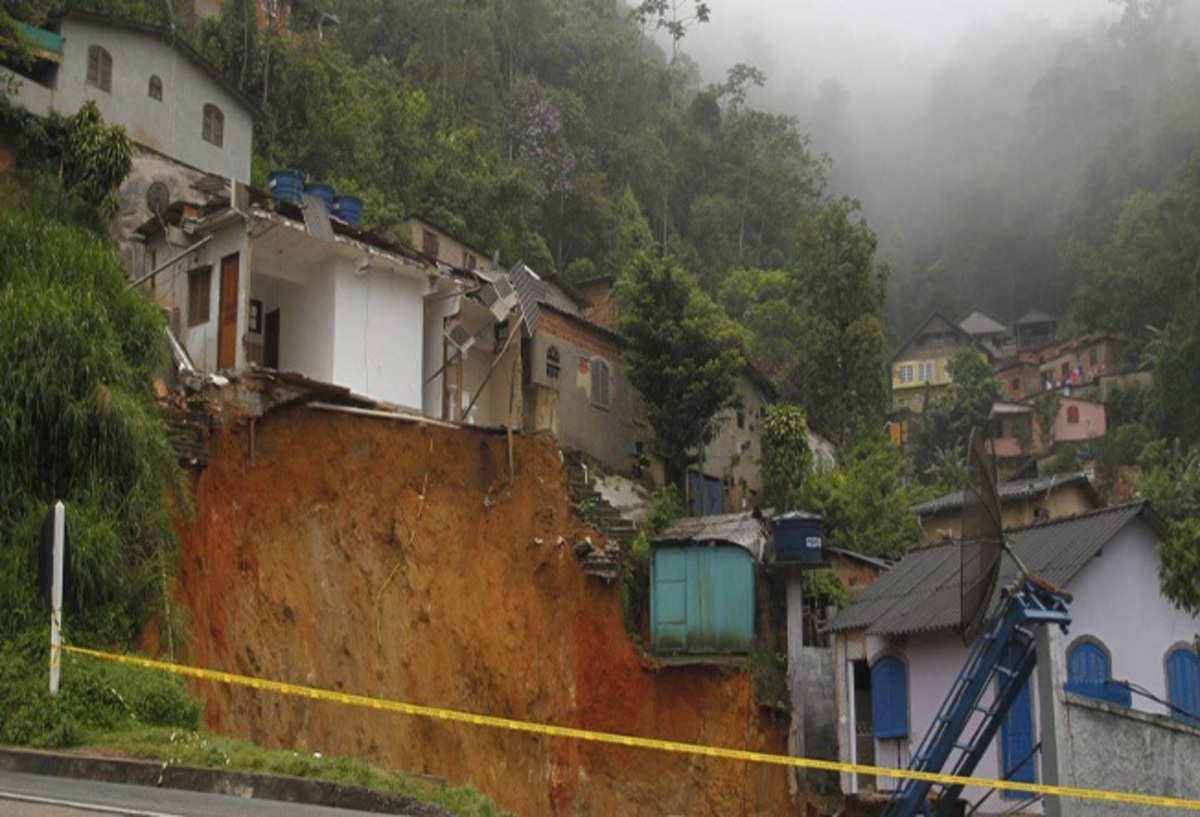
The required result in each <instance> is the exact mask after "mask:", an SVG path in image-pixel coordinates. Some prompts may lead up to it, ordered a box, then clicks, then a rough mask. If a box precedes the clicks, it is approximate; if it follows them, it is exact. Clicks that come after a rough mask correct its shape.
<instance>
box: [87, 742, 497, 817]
mask: <svg viewBox="0 0 1200 817" xmlns="http://www.w3.org/2000/svg"><path fill="white" fill-rule="evenodd" d="M85 746H86V747H87V748H90V749H98V750H115V751H117V752H119V753H121V754H123V755H128V756H129V757H134V758H140V759H148V760H157V761H161V762H163V763H166V764H170V765H178V766H199V767H203V768H209V769H229V770H236V771H251V772H266V773H269V774H280V775H288V776H291V777H306V778H311V779H314V780H328V781H332V782H335V783H345V784H349V785H354V786H363V787H366V788H369V789H374V790H376V791H384V792H389V793H392V794H403V795H407V796H409V797H413V798H416V799H418V800H420V801H422V802H425V803H432V804H434V805H437V806H441V807H442V808H444V809H446V810H447V811H449V812H451V813H453V814H459V815H463V816H464V817H492V815H500V814H503V813H504V812H502V811H500V810H499V809H497V808H496V807H495V806H494V805H493V804H492V803H491V802H490V801H488V799H487V798H486V797H484V796H483V795H481V794H479V793H478V792H477V791H475V790H474V789H472V788H470V787H469V786H450V785H444V784H438V783H431V782H428V781H425V780H420V779H417V778H414V777H411V776H409V775H407V774H404V773H403V772H392V773H388V772H385V771H382V770H380V769H377V768H375V767H374V766H371V765H369V764H367V763H365V762H363V761H361V760H357V759H355V758H349V757H326V756H323V755H321V754H320V753H317V752H308V751H303V752H302V751H290V750H287V749H264V748H263V747H261V746H257V745H255V744H253V743H250V742H249V741H245V740H238V739H235V738H226V737H219V736H216V735H211V734H207V733H205V732H202V731H195V730H188V729H172V728H169V727H161V726H158V727H152V726H145V727H139V728H134V729H120V730H113V731H101V730H98V731H95V732H93V733H91V734H88V735H86V736H85Z"/></svg>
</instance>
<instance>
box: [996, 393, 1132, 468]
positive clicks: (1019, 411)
mask: <svg viewBox="0 0 1200 817" xmlns="http://www.w3.org/2000/svg"><path fill="white" fill-rule="evenodd" d="M1059 399H1060V400H1061V404H1060V405H1059V408H1058V414H1056V415H1055V417H1054V423H1053V425H1051V427H1050V441H1049V444H1047V441H1046V440H1043V439H1042V433H1041V429H1040V428H1039V427H1038V423H1037V420H1036V419H1035V415H1036V412H1035V411H1034V408H1033V405H1032V404H1031V403H1028V402H1015V401H1014V402H1009V401H1004V402H1000V401H998V402H996V403H995V404H993V405H992V411H991V415H990V417H989V419H990V420H991V422H992V432H993V436H992V440H991V441H990V447H991V449H992V451H993V452H994V453H995V456H996V458H997V459H1000V460H1007V459H1016V458H1020V457H1026V456H1038V455H1040V454H1045V453H1048V452H1050V451H1052V450H1054V448H1055V447H1057V446H1059V445H1061V444H1063V443H1082V442H1087V441H1089V440H1096V439H1099V438H1101V437H1103V436H1104V435H1105V433H1106V432H1107V430H1108V427H1107V424H1106V419H1105V412H1104V404H1103V403H1097V402H1096V401H1094V400H1085V399H1084V398H1082V397H1069V396H1066V395H1063V396H1061V397H1060V398H1059ZM1022 439H1024V440H1025V441H1026V446H1025V448H1024V449H1023V448H1022V445H1021V440H1022Z"/></svg>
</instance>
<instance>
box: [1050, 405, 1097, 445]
mask: <svg viewBox="0 0 1200 817" xmlns="http://www.w3.org/2000/svg"><path fill="white" fill-rule="evenodd" d="M1072 406H1074V407H1075V408H1076V409H1078V411H1079V422H1077V423H1069V422H1067V415H1068V412H1069V409H1070V407H1072ZM1107 431H1108V427H1107V424H1106V422H1105V411H1104V404H1103V403H1093V402H1091V401H1088V400H1076V399H1073V398H1070V397H1064V398H1062V405H1061V406H1060V407H1059V409H1058V415H1057V416H1056V417H1055V418H1054V426H1053V427H1052V429H1051V432H1050V433H1051V436H1052V437H1053V438H1054V442H1055V444H1058V443H1066V442H1083V441H1086V440H1094V439H1097V438H1099V437H1103V436H1104V435H1105V434H1106V433H1107Z"/></svg>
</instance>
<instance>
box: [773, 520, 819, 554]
mask: <svg viewBox="0 0 1200 817" xmlns="http://www.w3.org/2000/svg"><path fill="white" fill-rule="evenodd" d="M772 521H773V522H774V523H775V561H776V562H802V563H805V564H817V563H818V562H820V561H821V536H822V533H823V525H822V524H821V516H820V514H815V513H809V512H807V511H788V512H787V513H783V514H780V515H779V516H776V517H775V519H774V520H772Z"/></svg>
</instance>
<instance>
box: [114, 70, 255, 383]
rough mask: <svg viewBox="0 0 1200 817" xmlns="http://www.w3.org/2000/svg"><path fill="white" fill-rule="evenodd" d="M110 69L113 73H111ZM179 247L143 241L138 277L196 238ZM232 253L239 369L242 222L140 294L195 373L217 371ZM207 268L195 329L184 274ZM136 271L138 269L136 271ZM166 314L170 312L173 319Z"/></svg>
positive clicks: (244, 268)
mask: <svg viewBox="0 0 1200 817" xmlns="http://www.w3.org/2000/svg"><path fill="white" fill-rule="evenodd" d="M114 70H115V69H114ZM176 238H177V239H178V243H176V244H168V243H167V241H166V240H165V238H164V237H163V236H161V235H159V236H158V237H156V238H155V239H154V240H152V241H149V242H147V246H146V252H145V253H144V254H143V255H144V257H143V259H142V269H141V271H140V272H138V275H139V276H140V275H143V274H145V273H148V272H150V270H152V269H153V268H154V267H155V266H156V265H157V264H161V263H162V262H164V261H166V260H167V259H168V258H170V257H171V256H173V255H175V254H176V253H178V252H179V251H181V250H183V249H185V248H186V247H187V245H189V244H194V243H196V241H198V240H199V239H198V238H197V237H195V236H183V235H182V234H180V235H178V236H177V237H176ZM233 253H237V254H238V292H239V295H240V297H239V298H238V323H237V337H238V342H237V343H236V344H235V348H236V350H237V352H236V355H237V357H236V360H237V362H236V364H235V367H234V368H236V369H240V368H242V366H244V365H245V362H246V349H245V346H244V344H243V343H242V340H241V339H242V338H244V337H245V336H246V329H247V323H246V321H247V310H248V297H247V295H246V293H248V291H249V287H248V285H247V282H248V281H249V277H250V273H249V270H250V265H251V259H250V248H249V241H248V239H247V235H246V225H245V222H242V221H240V220H238V221H235V222H233V223H231V224H229V225H227V226H225V227H224V228H222V229H220V230H218V231H216V232H215V233H214V234H213V240H212V241H210V242H209V243H208V244H206V245H205V246H203V247H201V248H200V249H198V250H196V251H195V252H193V253H191V254H190V255H188V256H186V257H185V258H183V259H181V260H179V261H177V262H176V263H174V264H172V265H171V266H170V267H168V268H166V269H164V270H162V271H161V272H160V273H159V274H158V275H156V276H155V277H154V278H153V279H152V280H151V281H150V282H147V283H146V284H143V285H142V291H143V292H144V293H145V294H146V295H147V297H149V298H150V299H151V300H153V301H154V303H155V304H156V305H158V306H159V307H160V308H162V309H164V310H166V311H167V312H168V320H169V323H170V325H171V326H172V328H173V329H175V330H176V337H177V338H178V339H179V342H180V343H182V344H183V346H184V348H185V349H187V352H188V354H189V355H190V356H191V358H192V362H193V363H194V364H195V366H196V368H197V369H199V370H201V371H203V372H215V371H217V341H218V337H219V334H218V333H219V329H218V325H219V321H220V312H221V259H223V258H225V257H226V256H228V255H232V254H233ZM206 265H211V266H212V275H211V278H210V285H209V297H208V301H209V305H208V320H207V321H206V322H204V323H201V324H198V325H197V326H189V325H188V324H189V323H190V321H189V316H188V272H189V271H190V270H194V269H197V268H198V267H202V266H206ZM135 271H137V270H135ZM171 313H174V314H173V315H172V314H171Z"/></svg>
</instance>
